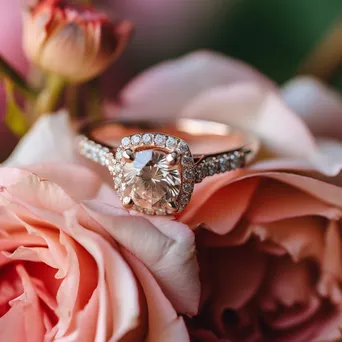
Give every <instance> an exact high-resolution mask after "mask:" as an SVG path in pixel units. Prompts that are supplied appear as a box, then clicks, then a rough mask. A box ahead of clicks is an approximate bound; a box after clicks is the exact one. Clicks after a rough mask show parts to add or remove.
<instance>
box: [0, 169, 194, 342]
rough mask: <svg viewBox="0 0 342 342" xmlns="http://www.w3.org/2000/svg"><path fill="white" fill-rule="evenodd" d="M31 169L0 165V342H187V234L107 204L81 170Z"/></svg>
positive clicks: (178, 226)
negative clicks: (184, 316) (184, 319)
mask: <svg viewBox="0 0 342 342" xmlns="http://www.w3.org/2000/svg"><path fill="white" fill-rule="evenodd" d="M31 171H34V172H35V173H37V174H39V177H38V176H36V175H35V174H33V173H31V172H29V171H24V170H20V169H11V168H0V225H1V240H0V246H1V258H0V262H1V281H0V298H1V302H0V303H1V304H0V339H1V341H11V342H16V341H17V342H25V341H32V342H39V341H52V340H54V341H65V342H66V341H77V342H81V341H82V342H84V341H89V342H90V341H91V342H93V341H120V342H121V341H134V342H138V341H153V342H155V341H170V342H171V341H172V342H174V341H182V342H183V341H189V337H188V332H187V329H186V326H185V324H184V321H183V318H182V317H180V316H179V315H178V314H185V315H189V316H191V315H193V314H196V312H197V307H198V301H199V281H198V265H197V261H196V255H195V246H194V236H193V233H192V232H191V230H189V229H188V227H187V226H186V225H184V224H182V223H179V222H176V221H172V220H169V219H166V218H148V217H142V216H131V215H130V214H129V213H127V212H126V211H124V210H121V209H117V208H115V207H114V206H112V205H109V204H105V202H107V203H115V202H116V197H115V196H113V192H112V190H111V189H110V188H109V187H107V186H106V185H103V184H102V182H101V181H100V179H99V178H98V177H97V176H96V175H94V174H93V173H92V172H90V171H88V170H87V169H85V168H82V167H79V166H68V165H64V166H58V165H53V166H51V165H50V166H48V165H45V166H39V167H31ZM46 179H49V180H46ZM51 180H53V181H54V182H55V183H54V182H52V181H51ZM57 184H58V185H57ZM103 201H105V202H103Z"/></svg>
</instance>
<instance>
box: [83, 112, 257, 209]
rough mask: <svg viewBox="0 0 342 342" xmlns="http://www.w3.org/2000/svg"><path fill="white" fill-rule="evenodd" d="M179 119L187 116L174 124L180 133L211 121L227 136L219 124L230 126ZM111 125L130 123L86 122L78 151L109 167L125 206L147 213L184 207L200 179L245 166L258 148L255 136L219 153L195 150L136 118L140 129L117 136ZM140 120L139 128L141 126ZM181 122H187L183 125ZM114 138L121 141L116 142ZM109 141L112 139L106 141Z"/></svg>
mask: <svg viewBox="0 0 342 342" xmlns="http://www.w3.org/2000/svg"><path fill="white" fill-rule="evenodd" d="M183 121H185V122H186V125H184V123H183V129H180V128H179V127H177V128H178V129H179V132H180V135H181V132H186V131H189V132H190V134H191V133H192V134H194V128H197V129H198V127H200V126H199V125H200V124H202V125H206V124H207V125H208V123H209V124H210V125H211V126H212V128H215V126H214V125H215V124H216V125H217V126H216V128H221V131H220V130H217V131H216V130H213V132H214V133H216V135H217V136H223V137H227V136H228V134H223V133H222V127H223V126H225V127H229V126H226V125H223V124H218V123H213V122H207V121H201V120H192V119H184V120H183ZM191 124H193V126H191ZM110 125H116V126H117V128H118V127H120V126H121V128H122V129H124V128H130V127H131V126H132V123H129V124H126V123H123V122H114V123H113V122H102V123H97V124H92V125H88V126H85V127H84V128H83V129H82V130H81V135H80V136H79V137H78V150H79V152H80V154H81V155H83V156H85V157H86V158H88V159H91V160H92V161H94V162H96V163H99V164H101V165H103V166H106V167H107V168H108V170H109V172H110V173H111V175H112V176H113V181H114V188H115V190H116V191H117V193H118V195H119V196H120V199H121V202H122V204H123V206H124V207H126V208H131V209H135V210H137V211H140V212H143V213H145V214H149V215H170V214H175V213H177V212H181V211H183V210H184V209H185V207H186V206H187V204H188V203H189V201H190V199H191V195H192V192H193V189H194V185H195V183H200V182H202V181H203V179H204V178H206V177H208V176H213V175H216V174H220V173H224V172H227V171H233V170H236V169H239V168H242V167H244V166H245V165H246V164H247V163H248V162H249V161H251V159H252V158H253V157H254V156H255V154H256V152H257V149H258V142H257V141H256V140H255V141H253V143H249V144H248V145H243V146H242V147H239V148H235V149H230V150H227V151H223V152H219V153H213V154H194V155H193V154H192V152H191V150H190V147H189V145H188V144H187V143H186V142H185V141H184V140H183V139H181V138H179V137H177V136H175V135H171V134H165V133H154V132H149V131H147V132H146V131H145V132H144V128H145V126H146V125H144V124H141V123H139V124H136V125H135V126H136V127H137V128H136V130H137V129H140V131H136V132H135V133H134V134H130V135H126V136H121V138H119V136H118V133H117V132H116V130H114V134H113V137H111V136H110V134H109V133H110V130H109V129H108V127H109V126H110ZM140 125H141V126H142V128H139V126H140ZM189 125H190V126H189ZM185 126H188V129H187V130H185V129H184V128H186V127H185ZM196 126H197V127H196ZM106 127H107V130H106ZM98 128H102V129H103V131H101V132H100V134H99V136H101V139H99V138H98V137H97V136H96V132H94V130H96V129H98ZM165 130H166V129H165ZM174 130H175V129H173V131H174ZM130 131H131V130H130ZM166 131H168V130H166ZM209 131H210V130H209ZM227 131H228V129H227ZM206 132H207V130H206ZM82 133H83V134H82ZM94 133H95V134H94ZM97 133H99V132H97ZM240 134H241V133H240ZM197 136H198V134H197ZM113 138H114V141H113V140H112V139H113ZM204 139H205V138H204ZM208 139H209V138H208ZM102 140H103V141H102ZM117 140H119V146H117V145H116V146H115V143H116V141H117ZM107 141H111V142H112V141H113V142H112V143H111V144H108V143H107ZM249 142H251V140H249Z"/></svg>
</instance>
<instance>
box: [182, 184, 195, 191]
mask: <svg viewBox="0 0 342 342" xmlns="http://www.w3.org/2000/svg"><path fill="white" fill-rule="evenodd" d="M193 189H194V185H193V184H191V183H184V184H183V191H184V192H190V193H191V192H192V191H193Z"/></svg>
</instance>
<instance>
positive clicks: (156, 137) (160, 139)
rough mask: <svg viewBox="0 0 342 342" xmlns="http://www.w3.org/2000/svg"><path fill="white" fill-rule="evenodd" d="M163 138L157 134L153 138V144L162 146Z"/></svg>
mask: <svg viewBox="0 0 342 342" xmlns="http://www.w3.org/2000/svg"><path fill="white" fill-rule="evenodd" d="M165 139H166V138H165V136H164V135H161V134H157V135H156V136H155V138H154V142H155V143H156V144H157V145H164V144H165Z"/></svg>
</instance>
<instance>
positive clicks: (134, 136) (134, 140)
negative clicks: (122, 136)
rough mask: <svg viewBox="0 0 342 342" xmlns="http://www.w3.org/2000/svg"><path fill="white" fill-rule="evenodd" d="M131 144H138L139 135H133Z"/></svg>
mask: <svg viewBox="0 0 342 342" xmlns="http://www.w3.org/2000/svg"><path fill="white" fill-rule="evenodd" d="M131 141H132V144H133V145H137V144H139V143H140V135H138V134H136V135H133V137H132V138H131Z"/></svg>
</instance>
